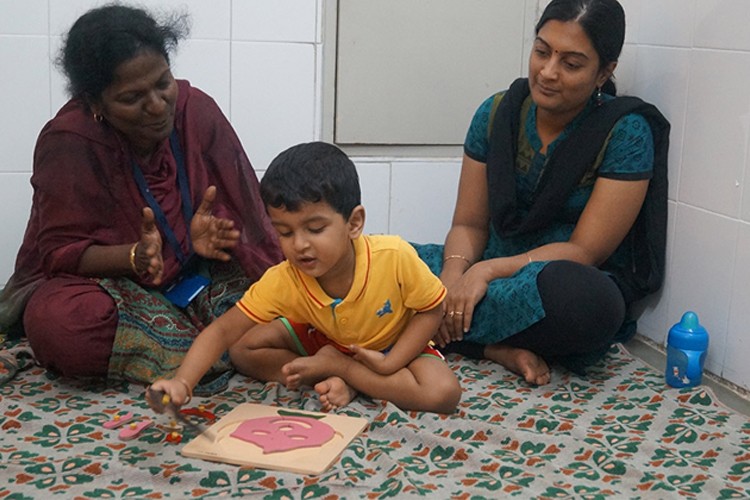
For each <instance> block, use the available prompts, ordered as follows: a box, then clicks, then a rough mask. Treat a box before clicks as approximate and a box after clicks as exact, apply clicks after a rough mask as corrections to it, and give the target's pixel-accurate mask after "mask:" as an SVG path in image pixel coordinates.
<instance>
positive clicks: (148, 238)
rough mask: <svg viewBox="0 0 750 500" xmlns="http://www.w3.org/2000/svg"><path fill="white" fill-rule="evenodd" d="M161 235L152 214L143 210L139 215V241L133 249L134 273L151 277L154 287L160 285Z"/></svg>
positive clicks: (161, 268) (161, 261)
mask: <svg viewBox="0 0 750 500" xmlns="http://www.w3.org/2000/svg"><path fill="white" fill-rule="evenodd" d="M161 245H162V241H161V233H160V232H159V229H158V228H157V227H156V219H155V217H154V212H153V210H151V209H150V208H144V209H143V212H142V214H141V239H140V240H139V241H138V245H137V246H136V247H135V260H134V262H135V266H134V267H135V268H134V269H133V271H134V272H136V271H137V274H139V275H141V276H143V275H148V276H150V277H151V282H152V283H153V284H154V285H159V284H161V278H162V274H163V272H164V260H163V258H162V254H161Z"/></svg>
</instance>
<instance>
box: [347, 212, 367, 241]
mask: <svg viewBox="0 0 750 500" xmlns="http://www.w3.org/2000/svg"><path fill="white" fill-rule="evenodd" d="M347 225H348V226H349V238H351V239H355V238H358V237H359V235H360V234H362V231H364V229H365V207H363V206H362V205H357V206H356V207H354V209H353V210H352V213H351V214H350V215H349V220H348V221H347Z"/></svg>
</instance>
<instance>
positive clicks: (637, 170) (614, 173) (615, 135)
mask: <svg viewBox="0 0 750 500" xmlns="http://www.w3.org/2000/svg"><path fill="white" fill-rule="evenodd" d="M653 169H654V138H653V134H652V133H651V127H649V125H648V122H647V121H646V119H645V118H643V117H642V116H641V115H638V114H629V115H625V116H624V117H622V118H621V119H620V120H618V122H617V123H616V124H615V126H614V128H613V129H612V133H611V134H610V137H609V143H608V144H607V149H606V152H605V156H604V159H603V161H602V164H601V165H600V166H599V177H605V178H608V179H620V180H640V179H650V178H651V177H652V175H653Z"/></svg>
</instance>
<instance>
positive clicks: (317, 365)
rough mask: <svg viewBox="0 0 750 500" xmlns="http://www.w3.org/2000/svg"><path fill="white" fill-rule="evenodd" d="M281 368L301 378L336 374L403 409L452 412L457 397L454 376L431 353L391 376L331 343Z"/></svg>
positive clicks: (306, 378) (456, 384) (374, 396)
mask: <svg viewBox="0 0 750 500" xmlns="http://www.w3.org/2000/svg"><path fill="white" fill-rule="evenodd" d="M285 370H286V371H290V372H293V373H297V374H299V375H300V377H302V379H304V380H316V379H317V380H323V381H325V380H327V379H328V378H330V377H339V378H341V379H342V380H343V381H345V382H346V384H348V385H349V386H350V387H352V388H353V389H355V390H357V391H359V392H361V393H363V394H366V395H368V396H370V397H372V398H375V399H386V400H388V401H391V402H392V403H394V404H395V405H396V406H398V407H399V408H401V409H404V410H419V411H431V412H436V413H453V412H454V411H455V409H456V406H457V405H458V401H459V400H460V398H461V386H460V385H459V383H458V379H456V375H455V374H454V373H453V371H452V370H451V369H450V367H449V366H448V365H447V364H446V363H445V361H443V360H442V359H439V358H436V357H433V356H419V357H417V358H416V359H415V360H414V361H412V362H411V363H409V365H408V366H407V367H406V368H402V369H401V370H399V371H397V372H396V373H394V374H392V375H380V374H377V373H375V372H373V371H372V370H370V369H369V368H367V367H366V366H365V365H363V364H362V363H360V362H359V361H356V360H355V359H353V358H351V357H350V356H347V355H346V354H344V353H342V352H340V351H339V350H337V349H336V348H334V347H333V346H325V347H323V348H321V349H320V350H319V351H318V352H317V353H316V354H315V356H310V357H305V358H297V359H295V360H293V361H291V362H290V363H289V364H288V365H287V366H286V367H285ZM319 385H320V384H316V390H317V386H319Z"/></svg>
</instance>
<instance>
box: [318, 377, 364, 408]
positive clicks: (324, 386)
mask: <svg viewBox="0 0 750 500" xmlns="http://www.w3.org/2000/svg"><path fill="white" fill-rule="evenodd" d="M314 389H315V392H317V393H318V396H319V399H320V404H321V405H322V406H323V411H331V410H335V409H337V408H341V407H342V406H346V405H348V404H349V403H351V401H352V399H354V398H355V397H356V396H357V391H355V390H354V389H352V388H351V387H349V384H347V383H346V382H344V379H342V378H341V377H328V378H327V379H325V380H323V381H322V382H318V383H317V384H315V387H314Z"/></svg>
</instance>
